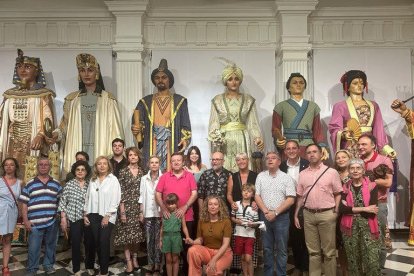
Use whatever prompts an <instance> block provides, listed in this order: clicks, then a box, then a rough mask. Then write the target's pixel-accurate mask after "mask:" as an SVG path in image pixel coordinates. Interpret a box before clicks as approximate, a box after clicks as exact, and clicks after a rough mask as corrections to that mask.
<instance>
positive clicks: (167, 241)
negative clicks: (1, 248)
mask: <svg viewBox="0 0 414 276" xmlns="http://www.w3.org/2000/svg"><path fill="white" fill-rule="evenodd" d="M177 204H178V196H177V195H176V194H174V193H171V194H168V195H167V196H166V198H165V206H166V207H167V209H168V211H169V212H170V215H169V216H168V218H165V217H163V218H162V228H161V234H160V236H161V246H160V247H161V251H162V252H163V253H165V258H166V267H167V275H168V276H178V269H179V264H180V262H179V258H178V257H179V255H180V252H181V251H183V243H182V237H181V227H182V229H183V233H184V235H185V239H189V238H190V235H189V234H188V229H187V225H186V224H185V219H184V217H183V218H181V219H179V218H177V216H176V214H175V211H176V210H177Z"/></svg>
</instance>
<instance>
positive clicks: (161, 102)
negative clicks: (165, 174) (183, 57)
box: [131, 59, 191, 171]
mask: <svg viewBox="0 0 414 276" xmlns="http://www.w3.org/2000/svg"><path fill="white" fill-rule="evenodd" d="M151 81H152V83H153V84H154V85H155V87H156V89H157V92H156V93H155V94H151V95H148V96H145V97H144V98H142V99H141V100H139V102H138V104H137V107H136V108H135V111H134V116H133V118H132V126H131V130H132V134H133V135H134V136H135V137H136V138H137V143H138V148H139V149H140V150H141V151H142V154H143V160H142V164H143V165H146V164H147V163H148V160H149V157H150V156H152V155H157V156H159V157H160V158H161V164H160V166H161V170H162V171H166V170H169V167H170V164H171V162H170V157H171V154H172V153H174V152H177V151H180V152H184V150H185V149H186V148H187V147H188V146H189V145H190V142H191V123H190V117H189V115H188V107H187V99H186V98H184V97H183V96H181V95H179V94H176V93H172V92H171V91H170V89H171V87H173V85H174V75H173V74H172V73H171V71H170V70H168V64H167V60H166V59H161V61H160V64H159V66H158V68H156V69H155V70H153V71H152V74H151Z"/></svg>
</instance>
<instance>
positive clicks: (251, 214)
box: [231, 183, 259, 276]
mask: <svg viewBox="0 0 414 276" xmlns="http://www.w3.org/2000/svg"><path fill="white" fill-rule="evenodd" d="M254 192H255V186H254V185H253V184H250V183H246V184H243V186H242V200H240V201H237V202H236V204H237V207H238V209H237V211H235V210H232V211H231V214H232V217H231V220H232V221H233V222H234V223H235V224H236V228H235V230H236V231H235V232H234V236H235V238H234V250H233V251H234V254H235V255H241V258H242V269H243V275H247V276H253V274H254V268H253V260H252V256H253V250H254V243H255V240H256V237H255V227H256V225H255V224H253V222H255V221H258V220H259V215H258V213H257V211H254V210H253V208H252V200H253V198H254Z"/></svg>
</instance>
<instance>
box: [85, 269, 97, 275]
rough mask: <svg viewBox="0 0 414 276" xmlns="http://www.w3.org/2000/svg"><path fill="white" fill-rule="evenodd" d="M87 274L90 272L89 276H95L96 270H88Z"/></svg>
mask: <svg viewBox="0 0 414 276" xmlns="http://www.w3.org/2000/svg"><path fill="white" fill-rule="evenodd" d="M86 272H88V275H91V276H92V275H95V270H93V269H87V270H86Z"/></svg>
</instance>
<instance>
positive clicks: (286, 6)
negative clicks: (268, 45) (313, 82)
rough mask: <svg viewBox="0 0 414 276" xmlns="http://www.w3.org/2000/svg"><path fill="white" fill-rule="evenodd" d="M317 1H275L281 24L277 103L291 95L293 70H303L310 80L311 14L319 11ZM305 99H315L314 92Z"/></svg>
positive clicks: (277, 69) (277, 64) (277, 70)
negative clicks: (288, 88)
mask: <svg viewBox="0 0 414 276" xmlns="http://www.w3.org/2000/svg"><path fill="white" fill-rule="evenodd" d="M317 3H318V1H317V0H275V6H276V16H277V17H278V22H279V24H280V40H279V46H278V49H277V51H276V60H277V62H276V72H277V76H276V80H277V83H276V89H277V91H276V102H280V101H283V100H285V99H287V98H288V92H287V90H286V81H287V79H288V78H289V76H290V74H291V73H294V72H299V73H301V74H302V75H303V76H304V77H305V78H306V80H307V81H308V83H310V80H309V78H311V77H312V76H309V74H308V73H309V72H308V53H309V51H310V50H311V49H312V45H311V44H310V43H309V37H310V35H309V26H308V16H309V14H310V13H311V12H312V11H313V10H315V7H316V5H317ZM308 88H309V87H308ZM305 93H306V94H305V98H307V99H313V91H306V92H305Z"/></svg>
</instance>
